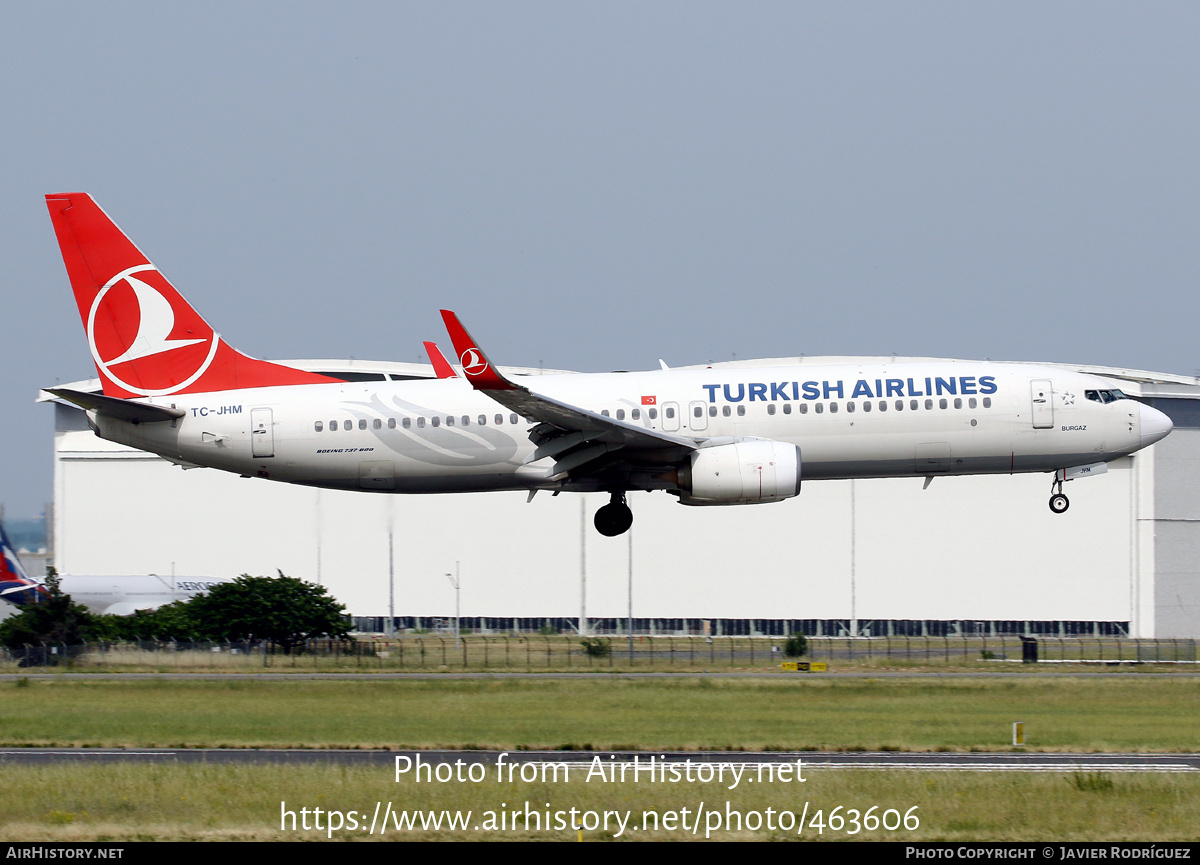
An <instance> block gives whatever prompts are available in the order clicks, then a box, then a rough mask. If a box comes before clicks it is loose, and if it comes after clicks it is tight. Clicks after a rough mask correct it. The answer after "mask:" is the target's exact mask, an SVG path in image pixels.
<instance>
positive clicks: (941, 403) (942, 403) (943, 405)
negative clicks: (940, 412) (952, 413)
mask: <svg viewBox="0 0 1200 865" xmlns="http://www.w3.org/2000/svg"><path fill="white" fill-rule="evenodd" d="M948 405H950V403H948V402H946V398H945V397H942V398H941V399H939V400H938V408H946V407H947V406H948Z"/></svg>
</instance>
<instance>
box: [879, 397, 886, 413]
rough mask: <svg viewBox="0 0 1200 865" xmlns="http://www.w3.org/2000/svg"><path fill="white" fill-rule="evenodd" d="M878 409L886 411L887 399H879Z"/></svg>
mask: <svg viewBox="0 0 1200 865" xmlns="http://www.w3.org/2000/svg"><path fill="white" fill-rule="evenodd" d="M879 410H880V411H887V400H883V399H881V400H880V401H879Z"/></svg>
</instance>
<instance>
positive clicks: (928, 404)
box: [925, 399, 933, 411]
mask: <svg viewBox="0 0 1200 865" xmlns="http://www.w3.org/2000/svg"><path fill="white" fill-rule="evenodd" d="M931 408H933V400H931V399H927V400H925V410H926V411H928V410H929V409H931Z"/></svg>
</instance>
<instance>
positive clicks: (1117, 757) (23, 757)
mask: <svg viewBox="0 0 1200 865" xmlns="http://www.w3.org/2000/svg"><path fill="white" fill-rule="evenodd" d="M502 753H503V757H502V756H501V755H502ZM418 757H419V758H420V760H421V761H422V762H424V763H429V764H432V765H434V766H437V765H439V764H451V765H452V764H454V763H455V762H456V761H462V762H463V763H466V764H471V763H484V764H487V765H494V764H495V763H497V762H499V761H501V759H503V761H504V762H508V763H514V764H517V765H520V764H523V763H535V764H564V763H565V764H567V765H569V766H570V767H572V769H571V771H572V774H574V773H575V772H580V773H586V771H587V769H588V767H589V766H591V765H592V764H593V762H594V760H595V759H596V758H597V757H599V758H600V760H601V761H602V762H603V764H604V766H605V768H606V770H607V768H608V767H609V766H611V765H613V764H617V765H619V764H621V763H635V762H636V763H637V764H638V765H641V766H642V767H645V766H647V765H649V764H650V761H651V758H653V761H654V765H656V766H659V767H661V766H662V765H663V764H664V763H665V764H666V765H668V766H671V765H680V766H686V765H691V766H696V765H698V764H707V763H715V764H721V763H724V764H735V765H741V766H757V765H759V764H763V763H769V764H785V763H789V764H792V765H795V764H796V762H797V761H799V764H800V766H801V767H802V771H804V772H809V771H821V770H826V769H868V770H877V771H883V770H891V771H897V770H903V771H918V772H963V771H965V772H1200V754H1061V753H1029V752H1007V751H1006V752H995V753H986V754H981V753H969V754H965V753H964V754H954V753H944V752H938V753H910V752H898V751H881V752H867V751H849V752H825V751H798V752H783V751H766V752H751V751H691V752H689V751H653V752H638V753H634V752H628V751H512V752H499V751H367V750H332V749H331V750H316V749H313V750H304V749H254V748H128V749H122V748H8V749H3V750H0V765H3V764H8V765H12V764H24V765H51V764H62V763H75V762H87V763H115V762H118V761H119V762H140V763H147V764H151V763H153V764H162V763H237V764H293V765H302V764H310V765H311V764H323V763H324V764H328V763H334V764H349V765H360V766H379V767H384V766H386V767H388V768H389V769H391V768H393V767H395V766H396V761H397V758H407V759H408V760H409V761H412V763H415V762H416V760H417V759H418ZM402 765H405V764H402ZM408 765H411V764H408Z"/></svg>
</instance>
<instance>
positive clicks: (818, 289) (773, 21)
mask: <svg viewBox="0 0 1200 865" xmlns="http://www.w3.org/2000/svg"><path fill="white" fill-rule="evenodd" d="M3 24H4V26H3V28H0V130H2V133H3V138H2V150H0V152H2V153H3V159H4V170H3V172H2V173H0V184H2V188H0V230H2V232H3V234H2V237H3V247H2V249H3V256H2V257H0V279H2V280H3V297H4V300H5V314H4V316H3V332H2V343H0V344H2V345H3V352H4V355H3V378H2V381H0V389H2V392H3V396H4V402H5V404H6V405H7V406H8V411H9V417H8V418H7V419H6V422H5V423H3V424H2V425H0V430H3V433H2V438H0V442H2V443H3V446H4V447H3V451H4V454H5V459H4V461H3V463H2V464H0V501H3V502H5V503H6V504H7V506H8V513H9V515H10V516H22V515H32V514H35V513H37V512H38V511H39V510H40V508H41V506H42V503H43V502H44V501H46V500H48V499H49V498H50V497H51V444H52V435H51V432H52V428H53V424H52V414H53V412H52V410H51V409H50V408H49V407H48V406H37V405H34V404H33V399H34V397H35V395H36V392H37V388H38V387H39V386H41V385H46V384H52V383H54V382H55V381H69V380H73V379H78V378H84V377H88V376H91V375H94V367H93V366H92V364H91V360H90V357H89V354H88V352H87V348H86V343H85V340H84V336H83V330H82V326H81V324H80V322H79V318H78V315H77V313H76V310H75V306H74V303H73V301H72V298H71V295H70V291H69V286H68V283H67V280H66V274H65V272H64V269H63V265H62V260H61V258H60V257H59V254H58V250H57V247H56V245H55V242H54V235H53V231H52V229H51V226H50V220H49V218H48V216H47V214H46V209H45V205H44V204H43V196H44V194H45V193H48V192H71V191H84V192H90V193H91V194H92V195H94V196H95V197H96V199H97V200H98V201H99V202H100V204H101V205H102V206H103V207H104V208H105V209H106V210H107V211H108V212H109V214H110V215H112V216H113V218H115V219H116V220H117V221H118V222H119V223H120V224H121V226H122V227H123V228H124V229H125V230H126V231H127V232H129V233H130V234H131V235H132V236H133V238H134V239H135V241H136V242H137V243H138V244H139V245H140V246H141V247H142V248H143V249H144V250H145V251H146V252H147V254H148V255H149V256H150V257H151V259H152V260H154V262H155V263H156V264H157V265H158V266H159V268H160V269H161V270H163V272H164V273H166V275H167V276H168V277H169V278H170V279H171V280H172V281H173V282H175V284H176V285H177V286H178V287H179V288H180V289H181V290H182V291H183V292H184V294H185V295H186V296H187V297H188V298H189V300H191V301H192V302H193V303H194V304H195V306H196V307H197V308H198V309H199V310H200V311H201V312H202V313H203V314H204V315H205V316H206V317H207V318H208V319H209V321H210V322H211V323H212V324H213V325H214V326H215V327H216V328H217V329H218V330H219V331H220V332H221V333H222V334H223V335H224V336H225V337H226V339H228V340H229V341H230V342H232V343H233V344H234V345H235V346H237V347H238V348H240V349H242V350H243V351H246V352H248V353H250V354H254V355H258V356H263V357H322V356H333V357H347V356H353V357H359V358H373V359H384V360H417V359H418V357H419V356H420V355H421V351H422V349H421V340H422V339H429V338H434V339H438V340H439V341H441V342H443V343H445V342H446V339H445V336H444V334H443V332H442V328H441V322H440V319H439V317H438V315H437V310H438V308H439V307H441V306H450V307H453V308H455V309H456V310H457V311H458V312H459V313H460V315H461V316H462V317H463V319H464V321H465V322H466V323H467V325H468V326H469V327H470V328H471V329H472V330H473V331H474V332H475V335H476V336H477V337H478V338H479V339H480V340H482V341H484V344H485V345H486V346H487V348H488V349H489V351H490V352H491V353H492V354H493V355H494V357H495V358H496V359H497V360H498V361H499V362H501V363H510V364H514V365H537V364H538V363H539V362H544V364H545V365H546V366H551V367H560V368H569V369H580V370H606V369H614V368H621V369H637V368H646V367H652V366H655V365H656V363H657V359H658V358H659V357H663V358H665V359H666V360H667V361H668V362H669V363H672V364H687V363H698V362H702V361H706V360H723V359H728V358H729V357H731V355H733V354H734V353H736V355H737V356H738V357H739V358H746V357H753V356H763V357H767V356H780V355H789V354H798V353H801V352H803V353H805V354H888V353H892V352H898V353H901V354H916V355H939V356H952V357H971V358H976V357H989V358H992V359H997V360H998V359H1018V360H1048V361H1070V362H1084V363H1098V364H1109V365H1114V366H1129V367H1139V368H1149V369H1156V370H1164V371H1170V372H1182V373H1188V374H1191V373H1193V372H1194V371H1195V370H1196V369H1197V368H1200V353H1198V352H1197V351H1196V350H1195V348H1194V343H1195V337H1194V332H1195V326H1196V325H1195V322H1196V318H1197V311H1198V308H1200V300H1198V299H1197V288H1198V285H1197V282H1198V279H1197V278H1198V275H1200V251H1198V240H1200V182H1198V177H1200V169H1198V161H1200V122H1198V116H1197V115H1198V111H1200V6H1198V5H1197V4H1195V3H1139V4H1132V3H1097V2H1086V3H1084V2H1080V3H1046V2H1036V3H1019V2H1005V3H992V4H986V3H961V2H946V3H940V2H939V3H930V2H926V3H846V2H833V3H802V2H789V3H746V2H738V3H724V4H713V3H699V2H679V3H646V2H638V3H619V2H602V3H578V2H574V3H565V2H559V3H535V2H520V3H504V2H491V3H482V2H479V3H452V2H437V3H419V4H414V3H398V2H387V3H352V2H351V3H336V4H335V3H322V4H313V3H301V2H289V3H282V2H280V3H257V4H255V3H245V2H238V3H220V2H209V3H204V4H168V3H148V4H139V3H38V4H32V3H16V2H11V3H7V4H5V5H4V10H3Z"/></svg>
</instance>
